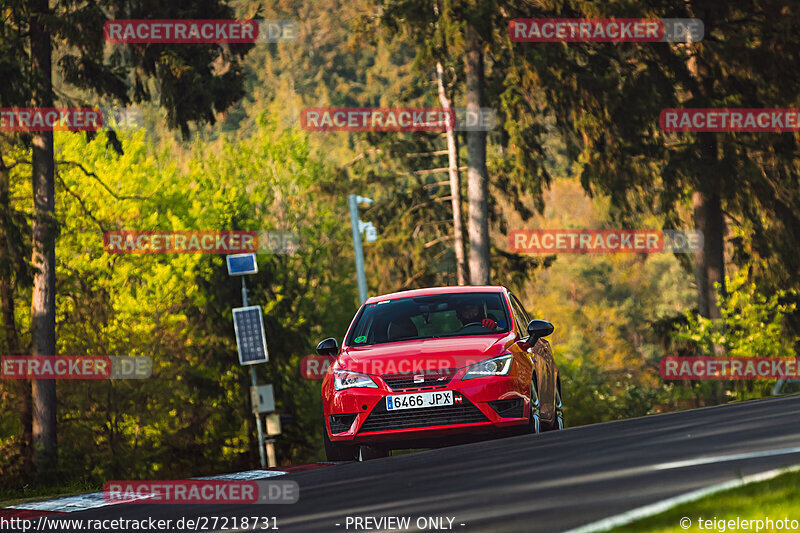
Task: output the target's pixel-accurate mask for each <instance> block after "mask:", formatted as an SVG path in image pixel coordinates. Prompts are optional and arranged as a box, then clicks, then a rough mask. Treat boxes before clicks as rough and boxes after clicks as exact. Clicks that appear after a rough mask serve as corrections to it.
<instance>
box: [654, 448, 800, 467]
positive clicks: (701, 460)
mask: <svg viewBox="0 0 800 533" xmlns="http://www.w3.org/2000/svg"><path fill="white" fill-rule="evenodd" d="M790 453H800V446H795V447H794V448H777V449H774V450H762V451H759V452H748V453H737V454H733V455H715V456H711V457H698V458H696V459H687V460H685V461H674V462H671V463H661V464H659V465H655V466H654V467H653V469H654V470H667V469H670V468H682V467H684V466H694V465H706V464H709V463H722V462H725V461H738V460H739V459H755V458H757V457H772V456H774V455H788V454H790Z"/></svg>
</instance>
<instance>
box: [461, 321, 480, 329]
mask: <svg viewBox="0 0 800 533" xmlns="http://www.w3.org/2000/svg"><path fill="white" fill-rule="evenodd" d="M470 326H481V327H483V324H482V323H480V322H470V323H469V324H464V325H463V326H461V329H467V328H468V327H470ZM461 329H460V330H458V331H461Z"/></svg>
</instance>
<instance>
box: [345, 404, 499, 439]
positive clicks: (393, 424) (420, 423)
mask: <svg viewBox="0 0 800 533" xmlns="http://www.w3.org/2000/svg"><path fill="white" fill-rule="evenodd" d="M488 421H489V419H488V418H486V415H484V414H483V413H482V412H481V411H480V409H478V408H477V407H475V405H474V404H473V403H472V402H470V401H469V400H467V399H466V398H463V400H462V401H461V402H460V403H456V404H455V405H448V406H442V407H429V408H426V409H404V410H402V411H397V412H392V413H390V412H388V411H387V410H386V401H381V402H378V404H377V405H376V406H375V408H374V409H373V410H372V412H371V413H370V414H369V417H367V419H366V421H364V423H363V424H362V425H361V429H360V430H359V433H373V432H376V431H391V430H393V429H410V428H424V427H431V426H451V425H457V424H476V423H479V422H488Z"/></svg>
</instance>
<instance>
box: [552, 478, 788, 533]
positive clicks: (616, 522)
mask: <svg viewBox="0 0 800 533" xmlns="http://www.w3.org/2000/svg"><path fill="white" fill-rule="evenodd" d="M799 470H800V465H796V466H792V467H789V468H776V469H775V470H768V471H766V472H760V473H758V474H752V475H750V476H744V477H742V478H739V479H732V480H730V481H724V482H722V483H717V484H716V485H709V486H708V487H705V488H702V489H698V490H693V491H691V492H686V493H684V494H679V495H678V496H673V497H672V498H667V499H666V500H662V501H660V502H656V503H651V504H650V505H645V506H642V507H638V508H636V509H631V510H630V511H626V512H624V513H620V514H618V515H614V516H609V517H608V518H603V519H602V520H598V521H597V522H592V523H590V524H586V525H583V526H580V527H577V528H575V529H570V530H568V531H566V532H565V533H595V532H598V531H608V530H609V529H611V528H612V527H619V526H624V525H626V524H630V523H631V522H634V521H636V520H639V519H641V518H647V517H648V516H652V515H655V514H659V513H663V512H664V511H667V510H669V509H672V508H673V507H676V506H678V505H680V504H682V503H688V502H692V501H694V500H699V499H700V498H702V497H704V496H708V495H710V494H715V493H717V492H721V491H724V490H728V489H734V488H737V487H743V486H744V485H747V484H750V483H756V482H758V481H766V480H768V479H772V478H774V477H777V476H779V475H781V474H785V473H787V472H797V471H799Z"/></svg>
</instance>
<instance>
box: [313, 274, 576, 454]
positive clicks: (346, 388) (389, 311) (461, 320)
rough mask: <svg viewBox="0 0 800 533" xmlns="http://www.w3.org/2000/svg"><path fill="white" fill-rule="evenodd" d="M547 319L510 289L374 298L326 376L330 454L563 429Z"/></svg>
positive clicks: (334, 353) (330, 351)
mask: <svg viewBox="0 0 800 533" xmlns="http://www.w3.org/2000/svg"><path fill="white" fill-rule="evenodd" d="M552 332H553V326H552V325H551V324H550V323H549V322H546V321H544V320H530V319H529V317H528V314H527V313H526V312H525V309H524V308H523V307H522V304H521V303H520V302H519V300H517V298H516V297H515V296H514V295H513V294H512V293H511V292H509V291H508V289H506V288H505V287H475V286H466V287H465V286H462V287H437V288H430V289H419V290H411V291H404V292H398V293H394V294H387V295H385V296H377V297H374V298H370V299H368V300H367V301H366V302H364V305H362V306H361V308H360V309H359V310H358V313H356V316H355V318H354V319H353V322H352V323H351V324H350V328H349V329H348V331H347V334H346V336H345V340H344V343H343V346H342V347H341V350H340V349H339V346H338V344H337V342H336V339H333V338H328V339H325V340H324V341H322V342H320V343H319V345H318V346H317V352H318V353H319V354H320V355H328V356H331V357H334V358H336V361H335V362H334V363H333V364H332V365H331V367H330V369H329V370H328V373H327V374H326V375H325V378H324V380H323V382H322V404H323V410H324V415H325V431H323V434H324V439H325V452H326V454H327V457H328V460H329V461H348V460H354V459H357V460H364V459H371V458H376V457H384V456H387V455H390V453H391V450H392V449H399V448H423V447H424V448H428V447H436V446H442V445H448V444H451V443H458V442H465V441H469V440H476V439H481V438H487V437H494V436H503V435H509V434H519V433H522V432H530V433H538V432H540V431H548V430H554V429H561V428H563V427H564V414H563V410H562V405H561V382H560V380H559V376H558V368H557V367H556V364H555V361H554V360H553V355H552V352H551V350H550V344H549V343H548V342H547V341H546V340H544V338H543V337H546V336H547V335H550V333H552Z"/></svg>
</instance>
